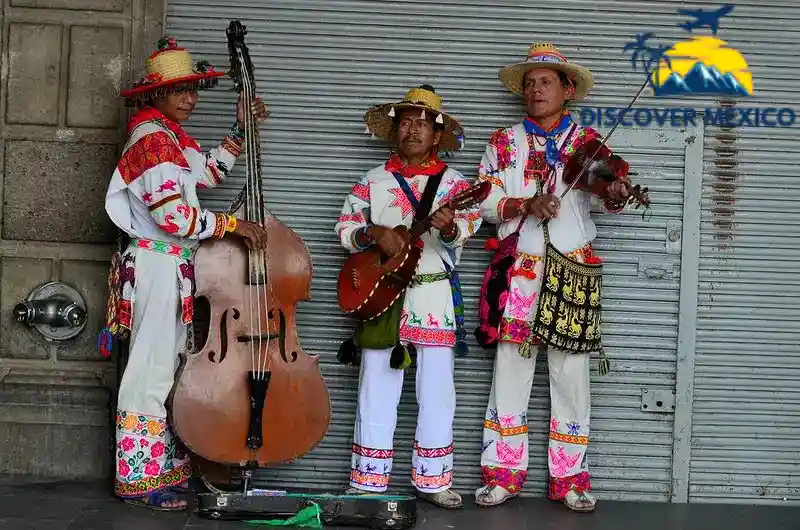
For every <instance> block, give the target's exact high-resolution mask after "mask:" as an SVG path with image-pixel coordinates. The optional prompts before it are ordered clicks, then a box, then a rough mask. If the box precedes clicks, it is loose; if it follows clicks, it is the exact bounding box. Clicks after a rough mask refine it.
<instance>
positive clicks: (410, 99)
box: [403, 85, 442, 111]
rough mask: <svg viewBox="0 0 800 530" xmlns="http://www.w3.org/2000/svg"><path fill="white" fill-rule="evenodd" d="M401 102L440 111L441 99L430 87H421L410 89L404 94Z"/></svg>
mask: <svg viewBox="0 0 800 530" xmlns="http://www.w3.org/2000/svg"><path fill="white" fill-rule="evenodd" d="M403 101H404V102H406V103H413V104H416V105H424V106H426V107H429V108H431V109H434V110H437V111H441V110H442V98H441V96H439V94H437V93H436V92H435V90H433V87H432V86H430V85H422V86H420V87H416V88H412V89H410V90H409V91H408V92H406V95H405V97H404V98H403Z"/></svg>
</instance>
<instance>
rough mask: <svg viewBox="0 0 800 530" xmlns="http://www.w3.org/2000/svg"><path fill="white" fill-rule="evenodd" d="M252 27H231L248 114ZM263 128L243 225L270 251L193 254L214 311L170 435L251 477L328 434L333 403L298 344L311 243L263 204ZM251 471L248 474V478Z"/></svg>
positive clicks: (177, 395)
mask: <svg viewBox="0 0 800 530" xmlns="http://www.w3.org/2000/svg"><path fill="white" fill-rule="evenodd" d="M245 34H246V31H245V27H244V26H242V24H241V23H240V22H239V21H232V22H231V23H230V26H229V27H228V29H227V36H228V49H229V53H230V61H231V70H230V76H231V77H232V78H233V80H234V86H235V89H236V90H237V91H238V92H240V93H241V97H242V98H243V100H244V106H245V108H246V109H250V108H251V106H252V103H253V102H254V101H255V97H256V92H255V80H254V74H253V66H252V63H251V62H250V56H249V53H248V50H247V46H246V45H245V43H244V36H245ZM260 153H261V146H260V137H259V129H258V124H257V122H256V120H255V119H254V118H253V117H252V116H251V115H250V113H246V118H245V154H246V164H245V173H246V184H245V188H244V190H243V194H244V199H245V200H244V201H243V203H242V206H241V208H240V210H239V211H238V212H236V213H237V214H238V215H237V217H239V218H242V216H244V218H245V219H247V220H248V221H251V222H255V223H259V224H261V225H262V226H264V228H265V229H266V230H267V235H268V242H269V245H268V247H267V248H266V250H249V249H248V248H247V247H246V246H245V244H244V242H243V241H242V240H241V239H238V238H236V239H228V238H224V239H219V240H214V241H210V240H207V241H204V242H203V243H202V244H201V245H200V247H199V248H198V250H197V253H196V256H195V268H196V271H195V282H196V297H197V298H205V299H206V300H207V303H208V304H209V305H210V318H209V323H208V330H207V333H205V336H206V339H205V341H204V344H203V345H202V347H200V348H199V350H198V351H196V352H191V353H189V354H188V355H186V356H184V358H183V359H182V366H181V367H180V368H179V373H178V375H177V376H176V382H175V385H174V387H173V392H172V400H171V424H172V428H173V430H174V431H175V433H176V434H177V436H178V437H179V438H180V439H181V441H182V442H183V443H184V444H185V445H186V447H187V448H188V449H189V450H190V451H192V452H193V453H194V454H195V455H198V456H199V457H201V458H202V459H205V460H207V461H210V462H212V463H215V464H220V465H225V466H238V467H240V468H243V469H245V470H251V469H254V468H256V467H263V466H267V465H270V464H277V463H282V462H289V461H292V460H294V459H296V458H298V457H300V456H303V455H305V454H307V453H308V452H310V451H311V449H313V448H314V447H315V446H316V445H317V444H318V443H319V442H320V441H321V440H322V438H323V437H324V436H325V434H326V432H327V430H328V425H329V422H330V417H331V401H330V396H329V394H328V390H327V387H326V385H325V381H324V379H323V377H322V373H321V372H320V367H319V358H318V357H317V356H312V355H309V354H307V353H305V352H304V351H303V349H302V347H301V346H300V341H299V337H298V332H297V322H296V306H297V304H298V303H299V302H300V301H302V300H310V290H311V275H312V263H311V255H310V253H309V251H308V248H307V246H306V244H305V243H304V242H303V240H302V239H301V238H300V236H298V235H297V234H296V233H295V232H293V231H292V230H291V229H290V228H288V227H287V226H286V225H284V224H283V223H282V222H281V221H280V220H278V219H277V218H276V217H275V216H273V215H272V214H270V213H269V212H268V211H267V209H266V207H265V204H264V197H263V192H262V190H263V182H262V181H263V178H262V170H261V159H260ZM248 472H249V471H248Z"/></svg>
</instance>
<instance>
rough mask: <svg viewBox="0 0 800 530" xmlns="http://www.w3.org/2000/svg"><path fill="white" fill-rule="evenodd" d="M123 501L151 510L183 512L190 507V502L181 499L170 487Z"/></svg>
mask: <svg viewBox="0 0 800 530" xmlns="http://www.w3.org/2000/svg"><path fill="white" fill-rule="evenodd" d="M122 502H124V503H126V504H130V505H131V506H139V507H142V508H148V509H150V510H156V511H159V512H182V511H185V510H187V509H188V507H189V503H188V502H186V501H185V500H183V499H181V498H180V497H179V496H178V495H176V494H175V493H174V492H172V491H170V490H169V489H164V490H161V491H156V492H155V493H151V494H150V495H145V496H143V497H136V498H134V499H123V500H122ZM170 503H171V504H172V505H171V506H169V504H170ZM176 503H177V505H176ZM181 503H183V504H181ZM165 505H167V506H165Z"/></svg>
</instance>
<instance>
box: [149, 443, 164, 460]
mask: <svg viewBox="0 0 800 530" xmlns="http://www.w3.org/2000/svg"><path fill="white" fill-rule="evenodd" d="M165 449H166V448H165V447H164V443H163V442H156V443H154V444H153V447H151V448H150V456H152V457H153V458H158V457H160V456H162V455H163V454H164V450H165Z"/></svg>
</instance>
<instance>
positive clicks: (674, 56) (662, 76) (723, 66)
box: [650, 37, 753, 96]
mask: <svg viewBox="0 0 800 530" xmlns="http://www.w3.org/2000/svg"><path fill="white" fill-rule="evenodd" d="M659 51H660V52H661V53H660V54H659V55H660V57H658V58H657V59H658V66H657V67H655V68H654V69H653V72H652V74H651V75H650V82H651V83H652V86H653V90H654V92H655V95H656V96H675V95H681V94H726V95H737V96H752V95H753V76H752V74H751V73H750V71H749V68H748V65H747V61H746V60H745V58H744V56H742V54H741V53H740V52H739V51H738V50H735V49H733V48H730V47H728V45H727V43H726V42H725V41H723V40H720V39H718V38H716V37H694V38H692V39H691V40H686V41H681V42H677V43H675V44H674V45H673V46H672V47H671V48H668V49H664V48H662V49H661V50H659Z"/></svg>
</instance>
